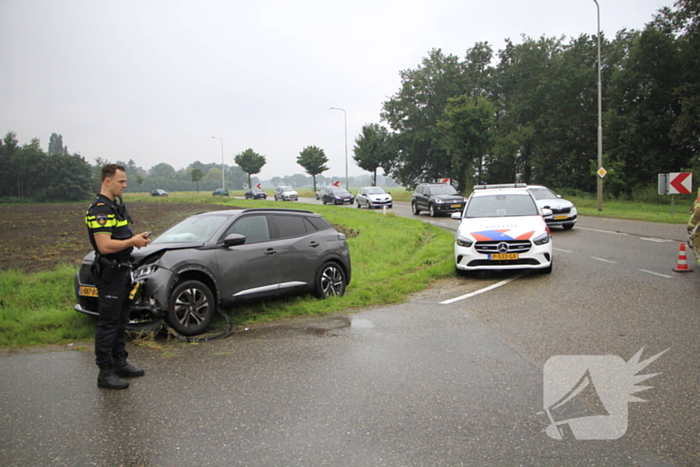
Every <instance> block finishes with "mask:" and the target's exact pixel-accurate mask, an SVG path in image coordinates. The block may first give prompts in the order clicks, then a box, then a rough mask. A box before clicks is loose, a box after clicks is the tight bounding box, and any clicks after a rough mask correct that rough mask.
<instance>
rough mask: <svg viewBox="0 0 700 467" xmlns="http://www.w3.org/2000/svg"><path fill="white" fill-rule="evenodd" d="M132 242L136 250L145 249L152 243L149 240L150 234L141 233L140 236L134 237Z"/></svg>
mask: <svg viewBox="0 0 700 467" xmlns="http://www.w3.org/2000/svg"><path fill="white" fill-rule="evenodd" d="M132 241H133V242H134V246H135V247H136V248H143V247H145V246H148V244H149V243H151V241H150V240H149V239H148V232H141V233H140V234H138V235H136V236H134V237H133V238H132Z"/></svg>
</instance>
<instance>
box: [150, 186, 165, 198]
mask: <svg viewBox="0 0 700 467" xmlns="http://www.w3.org/2000/svg"><path fill="white" fill-rule="evenodd" d="M151 196H168V192H167V191H165V190H161V189H160V188H159V189H157V190H153V191H152V192H151Z"/></svg>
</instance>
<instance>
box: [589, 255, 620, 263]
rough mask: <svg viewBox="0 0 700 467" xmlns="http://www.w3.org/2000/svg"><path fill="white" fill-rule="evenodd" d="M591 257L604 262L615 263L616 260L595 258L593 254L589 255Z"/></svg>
mask: <svg viewBox="0 0 700 467" xmlns="http://www.w3.org/2000/svg"><path fill="white" fill-rule="evenodd" d="M591 258H593V259H597V260H598V261H602V262H604V263H610V264H617V261H611V260H609V259H603V258H596V257H595V256H591Z"/></svg>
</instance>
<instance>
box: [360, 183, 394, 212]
mask: <svg viewBox="0 0 700 467" xmlns="http://www.w3.org/2000/svg"><path fill="white" fill-rule="evenodd" d="M393 205H394V201H393V200H392V198H391V195H390V194H389V193H387V192H386V191H384V188H382V187H379V186H366V187H364V188H360V191H358V192H357V207H358V208H361V207H362V206H366V207H367V209H371V208H380V207H382V206H386V207H388V208H390V207H392V206H393Z"/></svg>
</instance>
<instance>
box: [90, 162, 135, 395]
mask: <svg viewBox="0 0 700 467" xmlns="http://www.w3.org/2000/svg"><path fill="white" fill-rule="evenodd" d="M125 188H126V170H125V169H124V167H122V166H120V165H117V164H108V165H106V166H104V167H103V168H102V187H101V188H100V193H99V194H98V195H97V199H96V200H95V201H94V202H93V203H92V204H91V205H90V208H89V209H88V211H87V213H86V214H85V223H86V224H87V229H88V235H89V236H90V243H91V244H92V247H93V248H94V249H95V262H94V263H93V275H94V276H95V282H96V284H95V285H96V286H97V291H98V302H99V318H98V319H97V329H96V332H95V357H96V358H95V363H97V366H98V367H99V368H100V374H99V376H98V378H97V386H98V387H101V388H109V389H126V388H128V387H129V383H128V381H126V380H124V379H122V378H129V377H136V376H143V375H144V373H145V372H144V370H142V369H139V368H136V367H134V366H132V365H130V364H129V363H127V361H126V357H127V356H128V354H127V351H126V340H125V331H126V325H127V322H128V319H129V308H130V300H129V294H130V292H131V286H132V284H131V268H130V263H131V252H132V250H133V249H134V247H136V248H141V247H145V246H146V245H148V243H149V239H148V233H147V232H143V233H141V234H139V235H133V234H132V232H131V229H130V228H129V221H130V220H131V219H130V218H129V215H128V213H127V212H126V206H124V204H123V203H122V198H121V197H122V195H123V194H124V189H125Z"/></svg>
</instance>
